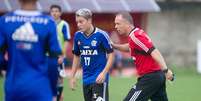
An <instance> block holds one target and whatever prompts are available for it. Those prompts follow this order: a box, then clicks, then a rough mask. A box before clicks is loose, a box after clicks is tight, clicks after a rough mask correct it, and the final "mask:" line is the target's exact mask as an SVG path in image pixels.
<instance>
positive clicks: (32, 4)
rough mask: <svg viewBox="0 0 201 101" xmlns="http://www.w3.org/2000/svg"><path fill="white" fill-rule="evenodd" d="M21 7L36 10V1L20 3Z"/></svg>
mask: <svg viewBox="0 0 201 101" xmlns="http://www.w3.org/2000/svg"><path fill="white" fill-rule="evenodd" d="M21 9H23V10H28V11H33V10H37V7H36V3H35V4H34V3H23V4H21Z"/></svg>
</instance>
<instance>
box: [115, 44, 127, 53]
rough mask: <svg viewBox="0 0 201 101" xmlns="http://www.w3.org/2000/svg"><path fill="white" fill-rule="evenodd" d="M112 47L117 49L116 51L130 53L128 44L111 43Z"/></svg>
mask: <svg viewBox="0 0 201 101" xmlns="http://www.w3.org/2000/svg"><path fill="white" fill-rule="evenodd" d="M112 47H113V48H114V49H117V50H120V51H124V52H129V51H130V49H129V44H128V43H125V44H115V43H112Z"/></svg>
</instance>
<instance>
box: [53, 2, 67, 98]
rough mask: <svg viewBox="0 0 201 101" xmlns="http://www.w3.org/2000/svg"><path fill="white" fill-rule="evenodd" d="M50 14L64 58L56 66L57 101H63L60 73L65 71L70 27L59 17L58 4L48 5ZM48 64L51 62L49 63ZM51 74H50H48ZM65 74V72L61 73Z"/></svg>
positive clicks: (59, 8)
mask: <svg viewBox="0 0 201 101" xmlns="http://www.w3.org/2000/svg"><path fill="white" fill-rule="evenodd" d="M50 14H51V16H52V17H53V18H54V20H55V22H56V24H57V37H58V40H59V45H60V47H61V48H62V54H63V57H65V59H64V64H63V65H60V66H59V67H58V69H59V74H61V75H60V76H59V78H58V87H57V101H63V78H64V77H65V76H64V77H62V73H65V68H64V67H65V66H66V64H67V60H66V59H67V55H66V49H67V48H68V46H69V45H70V38H71V36H70V27H69V24H68V23H67V22H66V21H64V20H62V19H61V15H62V9H61V6H59V5H51V6H50ZM49 64H50V66H53V65H51V63H49ZM50 75H51V74H50ZM63 75H66V74H63Z"/></svg>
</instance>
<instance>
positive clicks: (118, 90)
mask: <svg viewBox="0 0 201 101" xmlns="http://www.w3.org/2000/svg"><path fill="white" fill-rule="evenodd" d="M174 71H175V73H176V80H175V82H173V83H172V84H170V83H169V82H167V92H168V97H169V101H200V99H201V95H200V94H201V75H199V74H197V73H196V72H195V70H194V69H189V68H188V69H183V68H182V69H181V68H176V69H174ZM67 82H68V81H65V89H64V101H83V94H82V85H81V80H79V81H78V82H77V84H78V85H77V89H76V91H71V90H70V89H69V88H68V83H67ZM135 82H136V79H135V77H131V78H119V77H112V78H111V79H110V84H109V90H110V101H122V99H123V98H124V97H125V96H126V94H127V93H128V91H129V90H130V88H131V87H132V85H133V84H134V83H135ZM2 84H3V80H2V79H1V80H0V89H1V93H0V100H1V99H3V93H2V92H3V90H2V88H3V87H2Z"/></svg>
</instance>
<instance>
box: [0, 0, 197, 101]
mask: <svg viewBox="0 0 201 101" xmlns="http://www.w3.org/2000/svg"><path fill="white" fill-rule="evenodd" d="M52 4H57V5H60V6H61V7H62V11H63V14H62V19H64V20H65V21H67V22H68V23H69V25H70V32H71V36H72V39H71V45H70V46H69V47H68V49H67V54H68V57H67V58H68V64H69V65H68V68H67V69H66V70H67V72H68V73H69V71H70V68H71V64H72V58H73V57H72V53H71V50H72V44H73V43H72V40H73V36H74V33H75V32H76V30H77V28H76V23H75V15H74V13H75V11H76V10H78V9H80V8H88V9H90V10H92V11H93V13H94V14H93V23H94V25H95V26H97V27H100V28H102V29H104V30H106V31H108V33H109V35H110V37H111V39H112V40H114V42H117V43H126V42H127V37H125V36H119V35H117V32H116V31H115V29H114V17H115V13H117V12H119V11H128V12H130V13H131V14H132V17H133V19H134V24H135V26H136V27H140V28H142V29H144V30H145V31H146V32H147V34H148V35H149V36H150V37H151V39H152V41H153V42H154V44H155V46H156V47H157V48H158V49H159V50H160V51H161V53H162V54H163V56H164V58H165V60H166V62H167V64H168V66H169V68H172V69H173V71H174V72H175V74H176V80H175V81H174V82H172V83H168V82H167V91H168V95H169V100H170V101H201V96H200V94H201V63H200V62H201V59H200V58H201V52H199V51H201V48H199V47H201V46H200V42H199V40H200V39H201V20H200V19H201V0H39V1H38V3H37V7H38V9H40V10H41V11H43V12H45V13H49V7H50V6H51V5H52ZM16 9H19V3H18V0H0V15H3V14H5V13H7V12H9V11H13V10H16ZM115 53H116V61H115V64H114V67H113V70H111V75H112V77H111V80H110V86H109V89H110V101H122V99H123V98H124V97H125V96H126V94H127V93H128V91H129V89H130V87H131V86H132V85H134V83H135V81H136V78H135V76H134V74H135V69H134V65H133V62H132V59H131V57H130V54H129V53H122V52H119V51H115ZM77 76H78V79H79V82H78V87H77V90H76V91H70V89H69V88H68V79H66V80H65V86H64V87H65V90H64V101H83V95H82V86H81V83H82V81H81V79H80V78H81V69H80V72H79V73H78V74H77ZM0 82H1V83H0V85H1V89H0V100H3V97H4V95H3V82H4V78H1V80H0Z"/></svg>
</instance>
